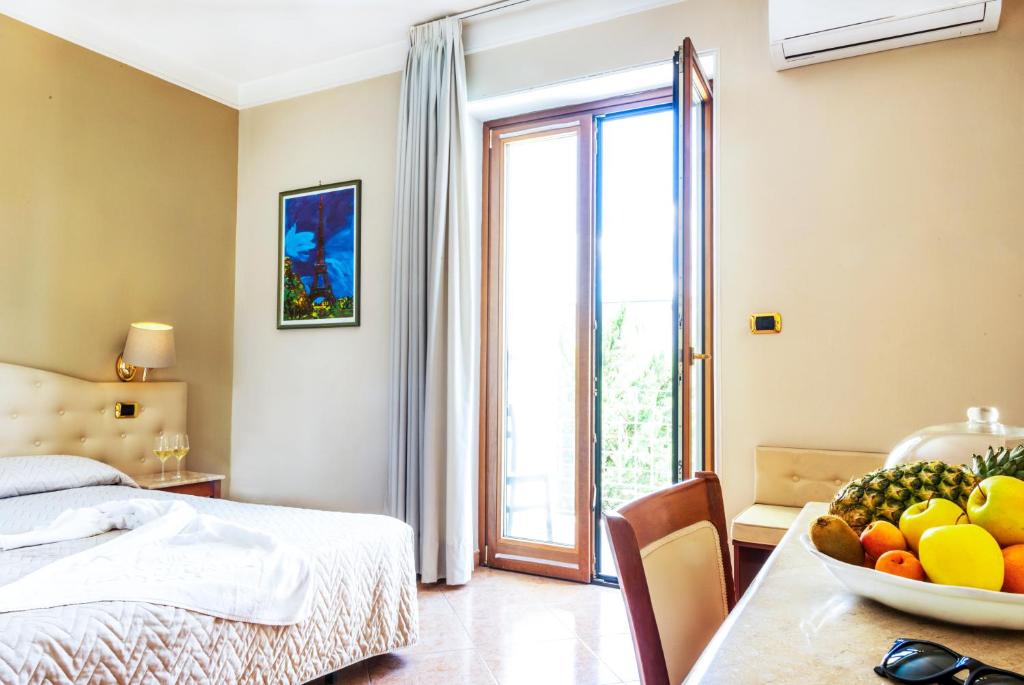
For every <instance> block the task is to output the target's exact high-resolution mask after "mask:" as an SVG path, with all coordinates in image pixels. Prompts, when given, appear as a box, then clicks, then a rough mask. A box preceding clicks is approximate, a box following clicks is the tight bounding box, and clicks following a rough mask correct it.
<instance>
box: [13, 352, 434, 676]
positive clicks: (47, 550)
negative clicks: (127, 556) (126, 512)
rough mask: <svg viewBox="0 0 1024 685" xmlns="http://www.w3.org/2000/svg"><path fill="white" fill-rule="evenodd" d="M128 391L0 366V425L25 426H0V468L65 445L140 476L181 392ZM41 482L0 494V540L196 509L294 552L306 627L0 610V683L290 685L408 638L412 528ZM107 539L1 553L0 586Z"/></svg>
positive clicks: (139, 608)
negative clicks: (134, 414)
mask: <svg viewBox="0 0 1024 685" xmlns="http://www.w3.org/2000/svg"><path fill="white" fill-rule="evenodd" d="M139 385H140V384H132V385H131V386H126V385H119V384H114V383H90V382H86V381H80V380H77V379H71V378H68V377H66V376H60V375H58V374H52V373H47V372H43V371H38V370H35V369H26V368H25V367H16V366H12V365H4V364H0V421H3V420H4V419H6V421H7V422H8V423H9V424H17V423H18V421H20V420H24V421H23V423H22V424H21V425H20V426H18V427H14V428H12V427H10V426H8V429H7V430H5V429H4V428H3V424H0V458H3V457H4V456H12V455H32V454H37V455H42V454H69V453H71V452H70V451H69V450H66V449H58V448H61V447H68V446H73V445H74V443H77V444H79V445H87V444H88V446H89V450H88V451H87V450H78V453H79V454H81V453H82V452H83V451H86V452H87V454H86V455H85V456H89V457H92V458H94V459H98V460H101V461H103V462H106V463H108V464H110V465H111V466H113V467H115V468H117V469H118V470H121V471H124V469H123V468H121V466H122V465H127V466H128V467H131V466H133V465H134V466H135V471H136V473H138V472H139V470H140V469H145V470H147V471H148V470H151V467H149V466H148V465H146V464H142V463H141V462H140V461H139V460H140V459H144V458H145V454H144V452H142V451H141V450H145V449H146V447H145V446H147V445H149V444H151V443H152V434H154V433H155V432H156V431H159V430H173V429H179V427H180V428H183V422H184V417H185V408H184V401H185V397H186V390H185V388H184V384H181V383H151V384H147V386H146V387H142V386H140V387H134V386H139ZM108 386H110V387H108ZM157 386H165V387H163V388H160V387H157ZM127 395H131V397H127ZM114 398H117V401H121V400H125V399H131V400H133V401H140V404H141V405H142V406H143V407H145V411H143V412H141V414H140V417H139V419H136V420H133V421H134V422H133V423H131V424H129V423H128V422H123V421H117V420H115V419H114V418H113V416H112V406H113V402H114V401H115V399H114ZM140 398H143V399H140ZM101 409H110V410H111V411H109V412H104V413H101V412H100V410H101ZM51 415H52V418H50V417H51ZM79 417H80V418H79ZM144 419H145V420H144ZM48 421H52V422H53V423H54V424H55V425H53V426H52V427H51V426H48V423H47V422H48ZM26 426H28V427H26ZM48 429H49V432H48ZM83 438H84V441H83ZM105 445H106V446H105ZM41 461H42V460H41ZM129 475H130V474H129ZM51 480H52V481H53V482H49V483H47V484H46V485H45V486H43V487H37V488H31V490H33V492H32V493H31V494H17V493H11V492H10V491H8V492H6V493H3V492H2V488H0V494H6V495H11V496H3V497H0V533H13V532H20V531H24V530H27V529H31V528H35V527H38V526H40V525H42V524H45V523H47V522H49V521H50V520H52V519H53V518H55V517H56V516H57V514H59V513H60V512H62V511H64V510H66V509H68V508H73V507H83V506H92V505H96V504H99V503H102V502H107V501H112V500H122V499H130V498H179V499H185V500H187V501H188V503H189V504H191V505H192V506H193V507H195V508H196V509H198V510H199V511H200V512H201V513H207V514H212V515H214V516H217V517H220V518H223V519H226V520H229V521H235V522H238V523H240V524H243V525H246V526H250V527H253V528H257V529H259V530H262V531H265V532H268V533H271V534H275V535H278V536H280V537H281V538H283V539H287V540H288V541H289V542H290V543H291V544H293V545H296V546H298V547H300V548H302V549H304V550H306V551H307V552H308V553H309V555H310V558H311V559H312V562H313V568H314V574H315V577H316V583H315V588H316V590H315V592H314V599H313V610H312V613H311V616H310V618H309V619H307V620H305V621H303V622H300V623H298V624H294V625H290V626H266V625H256V624H251V623H243V622H238V621H230V620H225V619H220V618H214V617H211V616H208V615H206V614H202V613H197V612H192V611H187V610H184V609H178V608H174V607H169V606H162V605H155V604H147V603H141V602H95V603H90V604H81V605H72V606H64V607H56V608H52V609H36V610H32V611H20V612H11V613H3V614H0V683H4V685H15V684H20V683H33V684H34V683H261V684H264V683H265V684H270V683H281V684H292V683H294V684H296V685H297V684H300V683H305V682H307V681H310V680H313V679H315V678H318V677H320V676H322V675H327V674H330V673H333V672H334V671H337V670H340V669H341V668H343V667H345V666H347V665H349V664H351V663H355V662H357V661H360V660H363V659H366V658H368V657H371V656H374V655H377V654H383V653H385V652H389V651H391V650H394V649H397V648H400V647H404V646H408V645H410V644H413V643H414V642H415V641H416V638H417V613H416V580H415V571H414V566H413V552H412V549H413V547H412V530H411V529H410V528H409V527H408V526H407V525H406V524H404V523H402V522H400V521H397V520H395V519H392V518H388V517H384V516H373V515H365V514H346V513H337V512H327V511H314V510H306V509H297V508H291V507H275V506H266V505H258V504H245V503H240V502H231V501H228V500H216V499H206V498H196V497H190V496H187V495H175V494H170V493H164V492H159V491H148V490H141V489H138V488H135V487H130V486H129V485H123V484H120V485H119V484H105V483H97V482H95V479H92V480H90V479H79V478H75V477H74V475H73V474H71V475H69V477H67V478H61V479H51ZM113 482H115V483H116V482H117V481H116V479H115V480H114V481H113ZM34 490H39V491H38V492H34ZM120 534H123V533H119V532H113V533H107V534H104V535H100V536H95V537H92V538H88V539H84V540H73V541H68V542H60V543H53V544H49V545H43V546H38V547H27V548H22V549H17V550H11V551H7V552H0V585H4V584H6V583H9V582H11V581H13V580H16V579H17V578H20V577H22V576H23V575H25V574H27V573H29V572H31V571H33V570H35V569H37V568H40V567H42V566H43V565H45V564H47V563H49V562H51V561H54V560H56V559H59V558H62V557H64V556H67V555H70V554H74V553H76V552H78V551H81V550H84V549H87V548H89V547H92V546H95V545H98V544H102V543H103V542H105V541H107V540H110V539H112V536H115V535H120Z"/></svg>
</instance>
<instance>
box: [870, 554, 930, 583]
mask: <svg viewBox="0 0 1024 685" xmlns="http://www.w3.org/2000/svg"><path fill="white" fill-rule="evenodd" d="M875 570H876V571H881V572H882V573H891V574H892V575H894V576H901V577H903V578H910V579H911V580H924V567H923V566H921V562H920V561H918V560H917V557H915V556H914V555H913V554H911V553H910V552H908V551H906V550H902V549H893V550H889V551H888V552H886V553H885V554H883V555H882V556H880V557H878V561H876V562H875Z"/></svg>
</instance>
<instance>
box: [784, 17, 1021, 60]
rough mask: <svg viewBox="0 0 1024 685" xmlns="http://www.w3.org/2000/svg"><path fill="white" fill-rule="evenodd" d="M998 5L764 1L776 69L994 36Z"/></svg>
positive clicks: (997, 24)
mask: <svg viewBox="0 0 1024 685" xmlns="http://www.w3.org/2000/svg"><path fill="white" fill-rule="evenodd" d="M1001 5H1002V0H960V1H959V2H957V1H956V0H768V33H769V41H770V44H771V54H772V62H773V63H774V64H775V68H776V69H790V68H792V67H800V66H803V65H805V64H814V63H815V62H825V61H827V60H833V59H843V58H844V57H853V56H854V55H863V54H864V53H868V52H878V51H881V50H891V49H893V48H902V47H905V46H907V45H916V44H918V43H928V42H931V41H936V40H945V39H946V38H958V37H960V36H969V35H973V34H975V33H985V32H988V31H995V30H996V28H998V27H999V10H1000V8H1001Z"/></svg>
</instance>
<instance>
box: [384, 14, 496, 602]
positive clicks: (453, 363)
mask: <svg viewBox="0 0 1024 685" xmlns="http://www.w3.org/2000/svg"><path fill="white" fill-rule="evenodd" d="M461 32H462V29H461V25H460V22H459V21H458V20H456V19H442V20H440V21H435V22H432V23H430V24H426V25H423V26H417V27H414V28H413V29H412V31H411V36H410V39H411V47H410V50H409V56H408V59H407V60H406V65H405V72H404V74H403V76H402V99H401V105H400V109H399V120H398V159H397V169H396V172H397V173H396V176H397V182H396V191H395V225H394V263H393V266H394V275H393V279H394V280H393V289H392V307H393V309H392V340H391V394H390V398H389V399H390V427H389V428H390V445H389V455H388V458H389V464H388V466H389V468H388V478H389V482H388V503H389V507H390V510H391V514H392V515H393V516H396V517H398V518H401V519H402V520H404V521H406V522H408V523H409V524H410V525H412V527H413V528H414V529H415V531H416V555H417V568H418V569H419V571H420V573H421V574H422V580H423V582H425V583H432V582H436V581H437V580H439V579H441V578H444V579H445V580H446V581H447V582H448V583H449V584H453V585H457V584H462V583H465V582H467V581H469V579H470V576H471V574H472V571H473V550H474V547H475V545H474V534H473V531H474V522H475V514H476V509H475V502H474V499H475V492H476V480H475V478H476V463H477V441H478V430H477V426H478V422H479V414H478V412H477V407H478V404H479V312H480V305H479V268H478V265H479V254H480V253H479V236H478V234H479V231H476V230H474V228H473V227H472V226H470V225H469V222H468V219H467V217H468V206H467V196H466V192H467V188H466V183H467V170H466V145H465V140H464V136H465V132H466V124H465V121H464V118H465V117H466V75H465V59H464V56H463V51H462V35H461Z"/></svg>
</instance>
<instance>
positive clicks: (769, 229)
mask: <svg viewBox="0 0 1024 685" xmlns="http://www.w3.org/2000/svg"><path fill="white" fill-rule="evenodd" d="M767 33H768V31H767V2H766V1H765V0H686V1H685V2H682V3H679V4H676V5H672V6H668V7H664V8H661V9H657V10H652V11H649V12H646V13H643V14H637V15H633V16H629V17H624V18H622V19H618V20H616V21H613V22H608V23H605V24H600V25H595V26H591V27H587V28H583V29H578V30H574V31H571V32H567V33H564V34H559V35H555V36H550V37H547V38H542V39H538V40H533V41H530V42H529V43H522V44H519V45H513V46H509V47H506V48H501V49H496V50H492V51H489V52H486V53H481V54H478V55H473V56H472V57H471V58H470V60H469V64H468V73H469V79H470V81H471V84H472V89H473V91H474V92H475V93H476V94H477V95H478V96H482V95H492V94H496V93H502V92H507V91H510V90H516V89H521V88H524V87H529V86H532V85H537V84H540V83H544V82H551V81H558V80H562V79H565V78H571V77H573V76H579V75H584V74H589V73H594V72H599V71H604V70H608V69H615V68H621V67H624V66H629V65H634V64H640V63H644V62H648V61H652V60H657V59H661V58H665V57H668V56H669V55H671V53H672V51H673V49H674V48H675V46H676V45H677V44H678V43H679V42H680V40H681V38H682V37H683V36H685V35H689V36H691V37H692V38H693V40H694V42H695V44H696V45H697V47H698V48H699V49H702V50H710V49H715V50H718V51H719V79H718V84H717V86H716V87H717V89H718V94H717V95H718V104H719V108H720V112H719V115H720V119H719V126H720V150H719V152H720V154H719V175H718V183H719V215H718V218H719V224H718V229H719V239H720V241H719V261H720V271H719V274H720V280H721V285H720V288H721V299H720V303H719V304H720V331H721V337H720V341H721V349H720V359H719V361H720V370H721V398H720V399H721V405H720V409H721V413H720V418H721V432H722V436H721V437H722V440H721V445H720V447H721V450H722V455H723V457H724V476H723V477H724V482H725V490H726V497H727V508H728V510H729V512H730V513H735V512H736V511H737V510H738V509H739V508H740V507H741V506H744V505H745V504H747V503H749V502H750V501H752V499H753V491H754V490H753V474H752V469H753V464H754V447H755V446H756V445H758V444H774V445H787V446H794V447H823V448H835V449H854V450H877V451H887V450H888V449H889V448H890V447H892V446H893V444H894V443H895V442H896V441H898V440H899V439H900V438H901V437H902V436H904V435H905V434H907V433H910V432H912V431H913V430H915V429H917V428H919V427H921V426H924V425H929V424H933V423H940V422H946V421H956V420H962V417H963V411H964V408H965V407H967V406H968V405H971V404H982V403H985V404H993V405H996V406H998V407H1000V409H1002V411H1003V416H1004V417H1005V419H1006V420H1007V421H1008V422H1012V423H1016V424H1024V391H1022V389H1021V382H1022V379H1024V353H1022V350H1024V319H1022V318H1021V316H1020V312H1021V307H1022V304H1024V275H1022V274H1021V271H1020V269H1021V260H1022V258H1024V210H1022V206H1024V205H1022V204H1021V199H1020V198H1021V187H1022V186H1024V155H1022V154H1021V151H1022V150H1024V5H1022V4H1020V3H1013V2H1009V3H1003V18H1002V23H1001V26H1000V28H999V31H998V32H996V33H993V34H986V35H982V36H976V37H971V38H962V39H957V40H950V41H943V42H939V43H933V44H929V45H923V46H918V47H912V48H906V49H902V50H894V51H888V52H882V53H877V54H873V55H867V56H863V57H857V58H854V59H848V60H843V61H837V62H829V63H826V64H820V65H815V66H810V67H805V68H800V69H794V70H790V71H785V72H776V71H773V70H772V68H771V65H770V63H769V59H768V53H767ZM773 310H777V311H781V312H782V316H783V324H784V328H783V332H782V334H781V335H779V336H752V335H750V334H749V332H748V325H747V317H748V315H749V314H750V313H752V312H757V311H773Z"/></svg>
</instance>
